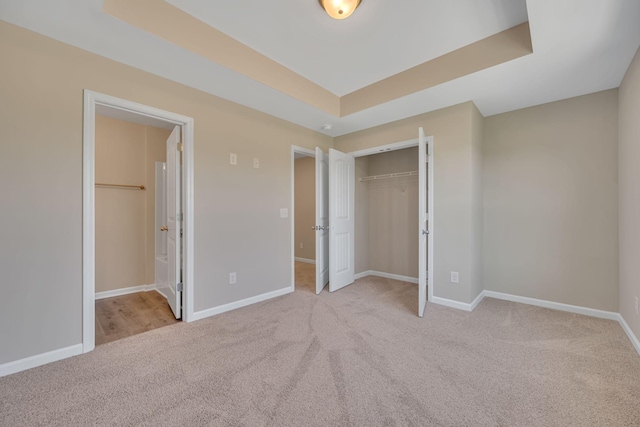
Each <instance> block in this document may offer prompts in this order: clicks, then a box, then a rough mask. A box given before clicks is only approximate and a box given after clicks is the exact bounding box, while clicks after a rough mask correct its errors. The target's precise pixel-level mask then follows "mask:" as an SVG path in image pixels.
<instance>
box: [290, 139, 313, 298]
mask: <svg viewBox="0 0 640 427" xmlns="http://www.w3.org/2000/svg"><path fill="white" fill-rule="evenodd" d="M291 185H292V189H291V197H292V199H291V206H292V212H291V218H292V220H291V235H292V244H291V253H292V256H293V261H292V265H293V271H292V279H291V287H292V289H293V290H295V289H297V290H298V291H309V292H314V293H315V281H316V232H315V208H316V164H315V152H314V151H313V150H309V149H306V148H301V147H296V146H292V147H291Z"/></svg>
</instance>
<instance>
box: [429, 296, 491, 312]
mask: <svg viewBox="0 0 640 427" xmlns="http://www.w3.org/2000/svg"><path fill="white" fill-rule="evenodd" d="M482 297H484V294H483V293H480V295H478V297H477V298H476V299H475V300H474V301H473V302H472V303H471V304H469V303H466V302H460V301H455V300H452V299H447V298H441V297H433V298H432V299H431V301H429V302H432V303H434V304H438V305H444V306H445V307H451V308H455V309H458V310H463V311H473V309H474V308H476V307H477V306H478V304H479V303H480V301H482Z"/></svg>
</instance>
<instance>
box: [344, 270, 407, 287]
mask: <svg viewBox="0 0 640 427" xmlns="http://www.w3.org/2000/svg"><path fill="white" fill-rule="evenodd" d="M367 276H376V277H382V278H385V279H393V280H399V281H401V282H409V283H415V284H416V285H417V284H418V278H417V277H409V276H401V275H400V274H391V273H385V272H382V271H374V270H368V271H363V272H362V273H358V274H356V275H355V279H356V280H358V279H362V278H363V277H367Z"/></svg>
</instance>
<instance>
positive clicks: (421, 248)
mask: <svg viewBox="0 0 640 427" xmlns="http://www.w3.org/2000/svg"><path fill="white" fill-rule="evenodd" d="M418 133H419V135H418V181H419V183H418V209H419V215H418V268H419V271H418V316H420V317H423V316H424V309H425V306H426V304H427V238H428V237H429V214H428V213H427V159H428V157H427V149H428V147H427V138H426V137H425V136H424V130H423V129H422V128H420V129H419V131H418ZM429 285H431V284H429Z"/></svg>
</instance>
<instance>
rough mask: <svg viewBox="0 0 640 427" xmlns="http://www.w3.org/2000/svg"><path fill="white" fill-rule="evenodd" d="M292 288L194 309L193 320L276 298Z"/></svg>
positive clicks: (291, 290) (289, 291)
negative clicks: (203, 308) (200, 309)
mask: <svg viewBox="0 0 640 427" xmlns="http://www.w3.org/2000/svg"><path fill="white" fill-rule="evenodd" d="M293 290H294V289H293V287H291V286H288V287H286V288H283V289H279V290H277V291H273V292H267V293H266V294H262V295H256V296H255V297H251V298H246V299H243V300H240V301H235V302H230V303H229V304H224V305H220V306H218V307H213V308H208V309H206V310H202V311H196V312H195V313H193V320H200V319H205V318H207V317H211V316H215V315H217V314H222V313H225V312H227V311H231V310H235V309H237V308H242V307H246V306H248V305H251V304H255V303H258V302H262V301H266V300H268V299H271V298H276V297H279V296H282V295H286V294H288V293H291V292H293Z"/></svg>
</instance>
